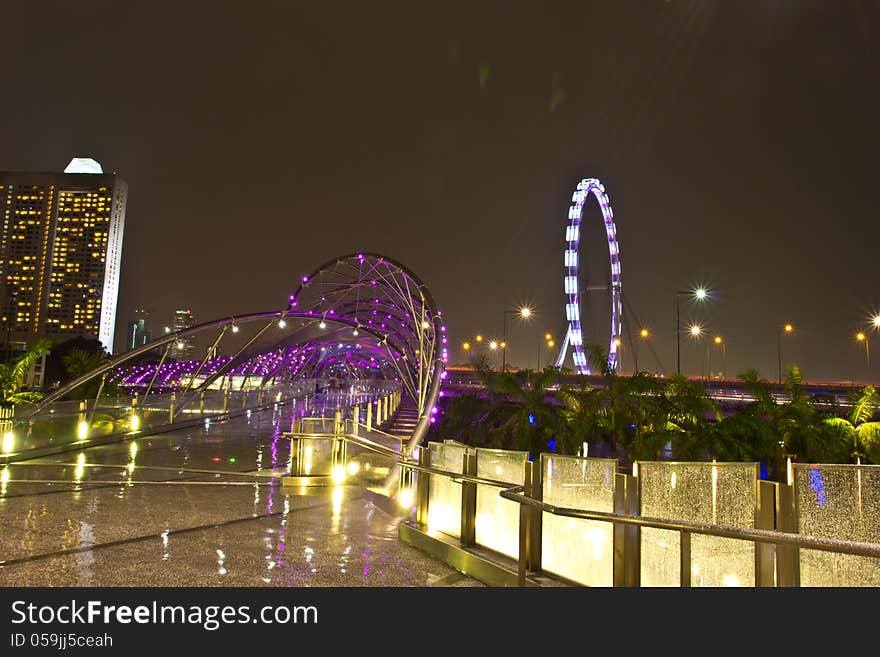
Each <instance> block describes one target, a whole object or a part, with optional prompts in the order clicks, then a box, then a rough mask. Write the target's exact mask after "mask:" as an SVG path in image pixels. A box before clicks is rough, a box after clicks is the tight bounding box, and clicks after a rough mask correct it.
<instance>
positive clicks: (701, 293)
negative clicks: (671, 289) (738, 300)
mask: <svg viewBox="0 0 880 657" xmlns="http://www.w3.org/2000/svg"><path fill="white" fill-rule="evenodd" d="M685 295H687V296H690V297H691V298H692V299H693V300H694V301H698V302H701V303H702V302H703V301H706V300H707V299H709V298H710V294H709V291H708V290H707V289H706V288H705V287H703V286H700V287H698V288H695V289H693V290H690V291H683V290H679V291H678V292H676V293H675V370H676V372H678V373H679V374H681V303H680V299H681V297H682V296H685ZM692 335H693V333H692Z"/></svg>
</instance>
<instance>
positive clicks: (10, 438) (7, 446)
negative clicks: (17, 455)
mask: <svg viewBox="0 0 880 657" xmlns="http://www.w3.org/2000/svg"><path fill="white" fill-rule="evenodd" d="M14 448H15V434H14V433H12V432H11V431H7V432H6V433H4V434H3V445H2V450H3V453H4V454H9V453H10V452H11V451H12V450H13V449H14Z"/></svg>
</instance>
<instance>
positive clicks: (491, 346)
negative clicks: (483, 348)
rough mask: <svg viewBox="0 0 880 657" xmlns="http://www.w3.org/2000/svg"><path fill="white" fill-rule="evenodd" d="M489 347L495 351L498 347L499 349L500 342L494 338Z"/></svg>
mask: <svg viewBox="0 0 880 657" xmlns="http://www.w3.org/2000/svg"><path fill="white" fill-rule="evenodd" d="M489 349H491V350H492V351H495V350H496V349H498V343H497V342H496V341H495V340H492V341H491V342H490V343H489Z"/></svg>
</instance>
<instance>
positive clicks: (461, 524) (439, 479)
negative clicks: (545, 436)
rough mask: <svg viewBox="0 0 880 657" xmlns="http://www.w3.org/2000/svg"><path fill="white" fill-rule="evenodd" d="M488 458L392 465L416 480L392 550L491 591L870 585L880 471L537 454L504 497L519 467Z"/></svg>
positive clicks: (879, 549)
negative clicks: (774, 470) (632, 468)
mask: <svg viewBox="0 0 880 657" xmlns="http://www.w3.org/2000/svg"><path fill="white" fill-rule="evenodd" d="M494 451H495V450H490V451H488V452H487V451H485V450H479V449H477V450H473V449H472V448H467V447H464V446H459V445H454V444H451V443H443V444H440V443H429V445H428V446H427V448H426V449H422V450H420V453H419V460H418V462H417V463H411V462H406V461H404V462H401V464H400V465H401V467H402V468H403V469H404V470H408V471H410V472H412V473H413V474H414V475H418V476H414V477H412V478H411V479H410V483H409V485H411V486H412V488H411V490H410V491H409V492H407V493H406V494H405V495H402V496H401V497H404V498H406V499H410V498H412V500H413V505H412V508H411V512H412V517H411V519H410V520H409V521H408V522H406V523H403V524H402V525H401V526H400V528H399V531H400V536H401V538H402V539H403V540H404V541H406V542H408V543H411V544H413V545H416V546H417V547H420V548H422V549H425V550H427V551H429V552H431V553H432V554H434V555H435V556H438V557H442V558H444V559H446V560H447V561H448V562H449V563H451V564H452V565H454V566H456V567H458V568H459V569H461V570H464V571H465V572H468V574H472V575H474V576H476V577H478V578H480V579H483V580H484V581H487V582H489V583H494V584H509V585H516V584H519V585H525V584H534V583H536V582H537V581H538V578H542V577H548V578H551V579H556V580H560V581H563V582H568V583H572V584H578V585H586V586H626V587H633V586H665V587H670V586H685V587H686V586H713V587H720V586H762V587H764V586H786V587H788V586H880V516H878V514H876V513H873V512H872V510H873V509H876V508H877V507H876V504H877V503H878V501H880V466H863V465H823V464H795V465H794V466H793V472H792V478H791V483H790V484H779V483H776V482H768V481H762V480H759V479H758V477H757V465H756V464H753V463H670V462H639V464H638V467H637V468H636V474H635V475H629V474H620V473H618V472H617V463H616V461H613V460H609V459H590V458H579V457H564V456H558V455H553V454H544V455H542V456H541V458H540V460H537V461H535V462H531V461H527V460H526V461H524V462H523V463H522V470H521V473H520V475H519V476H518V477H516V479H517V481H516V482H515V483H514V484H513V485H512V484H511V479H512V477H511V473H512V470H513V464H514V463H515V462H516V461H517V460H519V459H520V458H521V457H520V456H519V455H518V454H517V453H515V452H509V453H507V454H493V453H491V452H494ZM481 458H482V459H484V462H485V467H483V468H480V467H479V463H480V459H481ZM502 458H503V459H504V460H506V461H507V463H508V465H509V467H510V469H509V470H508V469H506V466H505V464H504V463H503V462H502V460H501V459H502ZM404 481H406V479H404ZM481 498H482V499H481ZM504 505H510V508H509V509H508V508H504ZM487 554H488V555H490V556H489V557H486V556H485V555H487ZM492 555H494V556H492ZM499 564H500V565H499Z"/></svg>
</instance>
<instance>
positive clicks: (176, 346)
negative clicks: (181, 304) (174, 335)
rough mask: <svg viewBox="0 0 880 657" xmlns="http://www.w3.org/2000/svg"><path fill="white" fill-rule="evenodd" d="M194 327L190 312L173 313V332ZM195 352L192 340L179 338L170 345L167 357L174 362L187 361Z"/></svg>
mask: <svg viewBox="0 0 880 657" xmlns="http://www.w3.org/2000/svg"><path fill="white" fill-rule="evenodd" d="M195 325H196V319H195V317H193V314H192V311H191V310H175V311H174V331H183V330H184V329H188V328H190V327H191V326H195ZM194 350H195V341H194V340H193V339H192V338H181V339H179V340H177V341H175V342H173V343H172V344H171V350H170V352H169V354H168V355H169V356H171V358H173V359H176V360H189V359H190V358H192V355H193V351H194Z"/></svg>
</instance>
